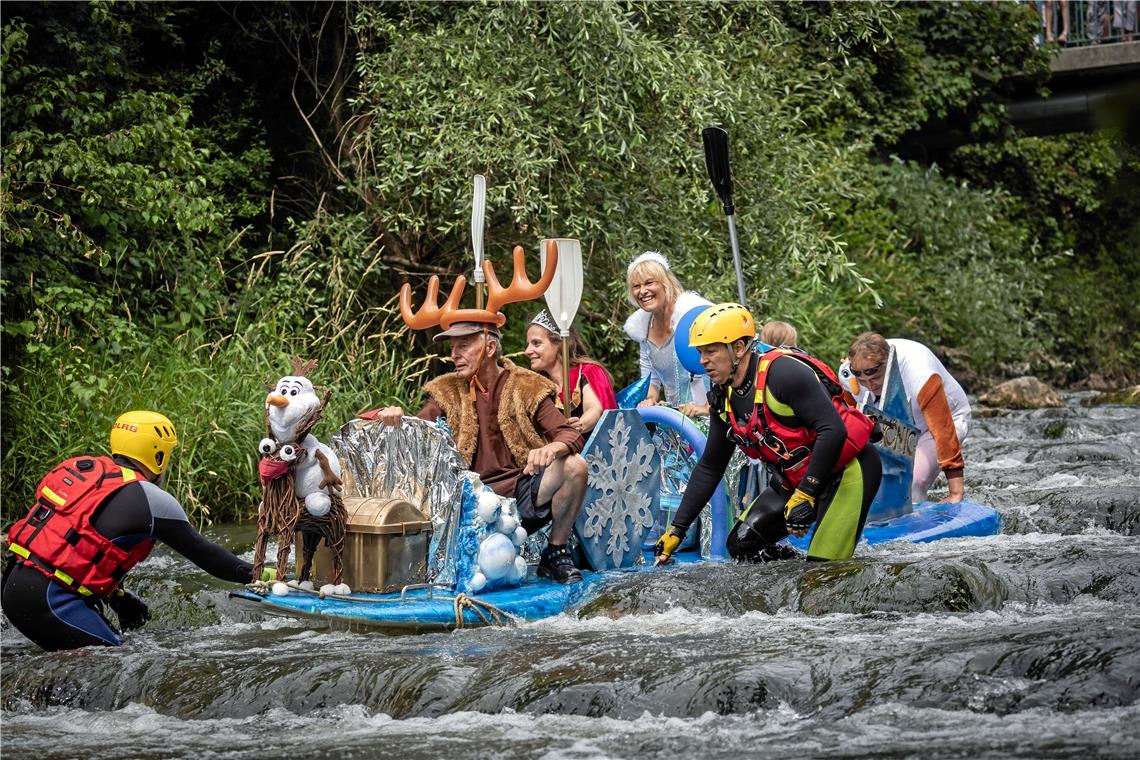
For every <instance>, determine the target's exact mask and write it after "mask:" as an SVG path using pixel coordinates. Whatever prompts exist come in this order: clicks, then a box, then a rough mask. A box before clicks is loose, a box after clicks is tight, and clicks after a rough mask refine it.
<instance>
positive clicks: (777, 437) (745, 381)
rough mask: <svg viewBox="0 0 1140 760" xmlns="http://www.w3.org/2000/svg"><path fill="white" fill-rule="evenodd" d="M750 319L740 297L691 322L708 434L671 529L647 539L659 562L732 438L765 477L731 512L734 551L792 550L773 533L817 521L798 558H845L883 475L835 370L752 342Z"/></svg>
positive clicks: (762, 557)
mask: <svg viewBox="0 0 1140 760" xmlns="http://www.w3.org/2000/svg"><path fill="white" fill-rule="evenodd" d="M755 335H756V325H755V322H754V321H753V319H752V315H751V314H750V313H749V312H748V310H747V309H745V308H744V307H743V306H741V305H739V304H734V303H722V304H718V305H716V306H711V307H709V308H708V309H706V310H705V311H704V312H702V313H701V315H700V316H698V317H697V319H696V320H694V321H693V325H692V328H691V330H690V334H689V343H690V345H692V346H694V347H696V348H697V350H698V351H699V352H700V356H701V366H703V367H704V368H705V371H706V372H707V373H708V375H709V379H710V381H711V384H712V386H713V389H712V391H711V393H710V395H709V404H710V406H709V410H710V419H709V435H708V443H707V445H706V447H705V451H704V454H703V455H702V456H701V458H700V461H698V462H697V464H696V466H695V467H694V468H693V474H692V477H691V478H690V480H689V484H688V487H687V488H686V489H685V495H684V497H683V498H682V500H681V505H680V507H678V509H677V513H676V515H675V516H674V518H673V525H672V527H671V528H670V530H669V531H668V532H667V533H666V534H665V535H664V536H662V537H661V540H660V541H658V543H657V546H656V552H655V553H656V554H657V557H658V563H659V564H660V563H663V562H667V561H668V559H669V557H670V555H672V553H673V551H674V550H675V549H676V548H677V546H678V545H680V543H681V541H682V539H684V537H685V533H686V531H687V530H688V528H689V526H690V525H691V524H692V522H693V520H695V519H696V517H697V515H698V514H699V513H700V511H701V509H703V508H704V506H705V504H706V503H708V500H709V497H710V496H712V493H713V491H714V490H715V489H716V485H717V483H719V482H720V480H721V478H722V477H724V471H725V469H726V468H727V467H728V462H729V457H731V456H732V452H733V450H735V449H736V447H738V446H739V447H740V448H741V450H742V451H743V452H744V453H745V454H746V455H748V456H749V457H750V458H751V459H754V460H762V461H764V462H765V464H766V466H767V469H768V472H769V483H768V488H766V489H765V490H764V491H763V492H762V493H761V494H760V495H759V496H757V497H756V499H755V500H754V501H753V502H752V503H751V504H750V505H749V506H748V508H747V509H746V510H745V511H744V513H743V514H742V515H741V516H740V518H739V520H737V522H736V524H735V525H734V526H733V528H732V531H731V532H730V534H729V537H728V541H727V542H726V546H727V549H728V552H729V554H730V555H731V556H732V557H733V558H735V559H743V560H750V561H761V562H763V561H768V560H773V559H784V558H788V557H792V556H797V553H796V552H794V550H791V549H790V548H788V547H784V546H777V545H776V542H777V541H780V540H781V539H782V538H784V537H785V536H787V535H788V534H789V532H791V533H795V534H796V535H801V536H802V535H804V534H805V533H806V532H807V531H808V530H809V529H810V528H811V527H812V526H813V525H814V526H816V529H815V533H814V534H813V536H812V540H811V544H810V546H809V547H808V552H807V558H808V559H815V560H834V559H846V558H847V557H850V556H851V555H852V553H853V552H854V550H855V545H856V544H857V543H858V542H859V537H860V536H861V535H862V533H863V524H864V522H865V521H866V519H867V510H868V508H869V507H870V505H871V501H872V499H874V497H875V492H876V491H878V488H879V481H880V479H881V478H882V463H881V462H880V460H879V454H878V452H877V451H876V450H875V447H874V446H873V445H871V444H870V438H871V433H872V429H873V423H872V422H871V421H870V420H869V419H868V418H867V417H865V416H864V415H863V414H861V413H860V412H857V411H855V409H854V408H852V407H850V406H849V405H848V404H847V401H846V400H845V399H844V397H843V392H842V388H841V387H840V385H839V382H838V380H837V379H836V378H835V375H834V373H833V372H832V371H831V369H829V368H828V367H827V365H825V364H823V362H820V361H819V360H817V359H815V358H814V357H811V356H809V355H808V354H806V353H803V352H801V351H798V350H796V349H786V348H774V349H772V350H770V351H768V352H766V353H759V352H757V351H755V350H753V340H754V338H755Z"/></svg>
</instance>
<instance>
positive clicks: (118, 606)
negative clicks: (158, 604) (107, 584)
mask: <svg viewBox="0 0 1140 760" xmlns="http://www.w3.org/2000/svg"><path fill="white" fill-rule="evenodd" d="M107 604H108V606H110V608H111V609H113V610H114V611H115V614H116V615H117V616H118V618H119V627H120V628H122V629H123V630H124V631H133V630H135V629H136V628H142V627H143V626H144V625H146V621H148V620H150V608H149V607H147V606H146V602H144V601H143V600H142V599H139V598H138V597H137V596H135V595H134V594H132V593H131V592H130V591H123V590H122V589H119V590H117V591H115V592H114V593H113V594H111V596H110V597H109V598H108V599H107Z"/></svg>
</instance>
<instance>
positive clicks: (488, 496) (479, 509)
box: [475, 488, 499, 525]
mask: <svg viewBox="0 0 1140 760" xmlns="http://www.w3.org/2000/svg"><path fill="white" fill-rule="evenodd" d="M498 511H499V497H498V496H497V495H496V494H495V492H494V491H492V490H491V489H489V488H488V489H487V490H486V491H483V492H482V493H480V494H479V497H478V500H477V502H476V504H475V514H476V515H478V516H479V519H480V520H482V521H483V522H485V523H486V524H487V525H491V524H492V523H494V522H495V513H496V512H498Z"/></svg>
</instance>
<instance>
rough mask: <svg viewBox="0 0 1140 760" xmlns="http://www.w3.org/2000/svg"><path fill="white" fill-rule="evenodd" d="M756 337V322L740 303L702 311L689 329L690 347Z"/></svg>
mask: <svg viewBox="0 0 1140 760" xmlns="http://www.w3.org/2000/svg"><path fill="white" fill-rule="evenodd" d="M755 337H756V322H755V321H754V320H753V319H752V314H751V313H750V312H749V311H748V309H746V308H744V307H743V306H741V305H740V304H738V303H718V304H717V305H716V306H710V307H709V308H707V309H705V310H704V311H702V312H701V313H700V314H699V315H698V316H697V318H696V319H694V320H693V326H692V327H690V328H689V345H690V346H692V347H693V348H696V347H697V346H708V345H711V344H713V343H729V344H731V343H732V342H733V341H735V340H740V339H741V338H746V339H747V340H752V339H753V338H755Z"/></svg>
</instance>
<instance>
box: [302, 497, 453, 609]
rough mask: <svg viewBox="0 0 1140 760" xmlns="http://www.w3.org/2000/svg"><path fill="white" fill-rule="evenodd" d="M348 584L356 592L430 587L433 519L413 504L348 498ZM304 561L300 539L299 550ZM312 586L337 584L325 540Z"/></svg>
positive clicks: (345, 567) (346, 545)
mask: <svg viewBox="0 0 1140 760" xmlns="http://www.w3.org/2000/svg"><path fill="white" fill-rule="evenodd" d="M344 507H345V511H346V512H347V513H348V521H347V526H346V527H347V531H346V534H345V538H344V558H343V559H344V582H345V583H347V584H348V585H349V586H350V587H351V588H352V590H353V591H379V592H388V591H399V590H400V589H401V588H403V587H404V586H407V585H409V584H412V583H426V582H427V564H428V550H429V548H430V546H431V534H432V527H431V520H429V519H427V518H425V517H424V515H423V513H422V512H420V511H419V510H418V509H417V508H416V507H415V506H414V505H413V504H412V503H411V502H408V501H404V500H403V499H389V498H382V497H377V496H368V497H365V496H346V497H345V498H344ZM294 551H295V552H296V556H297V559H298V567H299V562H300V558H301V556H302V555H301V551H302V546H301V534H300V533H298V534H297V537H296V546H295V548H294ZM312 578H313V583H314V584H315V585H316V586H317V587H318V588H319V587H320V586H321V585H322V584H325V583H332V555H331V554H330V552H329V549H328V547H327V546H325V544H324V541H321V545H320V547H319V548H318V549H317V554H316V557H315V559H314V560H313V574H312Z"/></svg>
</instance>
